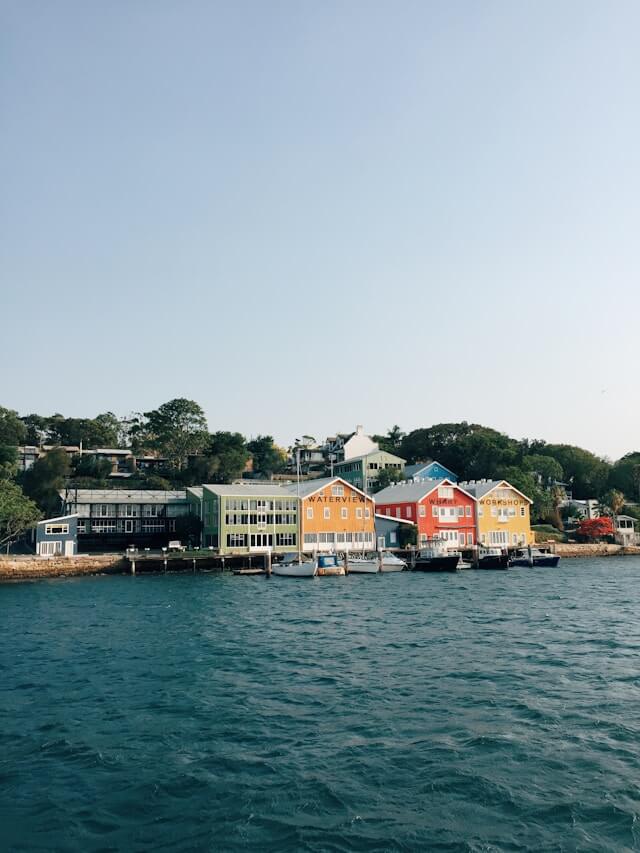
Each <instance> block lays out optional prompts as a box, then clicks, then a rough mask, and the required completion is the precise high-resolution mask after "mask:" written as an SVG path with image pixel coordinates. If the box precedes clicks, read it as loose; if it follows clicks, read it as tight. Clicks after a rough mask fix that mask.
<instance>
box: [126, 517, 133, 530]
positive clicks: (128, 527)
mask: <svg viewBox="0 0 640 853" xmlns="http://www.w3.org/2000/svg"><path fill="white" fill-rule="evenodd" d="M124 532H125V533H133V519H132V518H127V519H125V522H124Z"/></svg>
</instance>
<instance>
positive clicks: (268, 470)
mask: <svg viewBox="0 0 640 853" xmlns="http://www.w3.org/2000/svg"><path fill="white" fill-rule="evenodd" d="M247 450H248V451H249V453H250V454H251V456H252V458H253V471H254V474H259V475H261V476H262V477H271V476H272V475H273V474H278V473H279V472H280V471H283V470H284V468H285V466H286V461H287V460H286V454H285V453H283V451H282V450H281V449H280V448H279V447H277V446H276V444H275V443H274V441H273V438H272V437H271V436H270V435H259V436H257V437H256V438H254V439H253V441H250V442H248V444H247Z"/></svg>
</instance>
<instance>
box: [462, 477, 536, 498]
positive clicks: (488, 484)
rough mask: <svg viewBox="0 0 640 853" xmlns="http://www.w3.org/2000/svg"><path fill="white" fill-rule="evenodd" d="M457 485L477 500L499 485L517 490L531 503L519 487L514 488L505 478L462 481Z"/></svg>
mask: <svg viewBox="0 0 640 853" xmlns="http://www.w3.org/2000/svg"><path fill="white" fill-rule="evenodd" d="M458 485H459V486H461V487H462V488H463V489H464V490H465V491H466V492H469V493H470V494H471V495H473V497H474V498H476V499H478V500H479V499H480V498H483V497H484V496H485V495H487V494H489V492H492V491H493V490H494V489H496V488H498V486H501V487H502V488H503V489H513V491H514V492H517V493H518V494H519V495H520V496H521V497H523V498H524V499H525V500H527V501H529V503H530V504H531V503H533V501H532V500H531V498H529V497H527V496H526V495H525V494H523V493H522V492H521V491H520V489H516V487H515V486H512V485H511V483H509V482H507V480H484V481H483V480H476V482H475V483H473V482H463V483H458Z"/></svg>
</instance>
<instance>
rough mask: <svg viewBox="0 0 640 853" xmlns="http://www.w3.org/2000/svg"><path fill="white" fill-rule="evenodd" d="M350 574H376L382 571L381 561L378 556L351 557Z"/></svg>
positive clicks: (349, 562)
mask: <svg viewBox="0 0 640 853" xmlns="http://www.w3.org/2000/svg"><path fill="white" fill-rule="evenodd" d="M347 566H348V568H349V574H354V575H375V574H377V573H378V572H379V571H380V562H379V561H378V559H377V557H372V558H367V557H349V560H348V562H347Z"/></svg>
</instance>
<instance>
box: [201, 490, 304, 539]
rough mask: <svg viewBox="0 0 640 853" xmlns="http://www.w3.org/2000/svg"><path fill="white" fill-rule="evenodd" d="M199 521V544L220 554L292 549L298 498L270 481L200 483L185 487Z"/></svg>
mask: <svg viewBox="0 0 640 853" xmlns="http://www.w3.org/2000/svg"><path fill="white" fill-rule="evenodd" d="M187 500H188V501H189V503H190V504H191V505H192V507H193V513H194V514H195V515H198V516H199V517H200V519H201V520H202V545H203V547H205V548H213V549H215V550H216V551H217V552H218V553H220V554H229V553H234V554H238V553H240V554H242V553H247V554H249V553H260V552H265V551H268V550H273V551H295V550H296V549H297V547H298V503H299V501H298V498H297V497H296V496H295V494H292V493H291V489H287V488H286V487H284V486H278V485H276V484H273V483H260V484H258V483H251V484H245V483H239V484H234V485H229V486H226V485H224V486H222V485H220V486H219V485H203V486H198V487H193V488H189V489H187Z"/></svg>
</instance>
